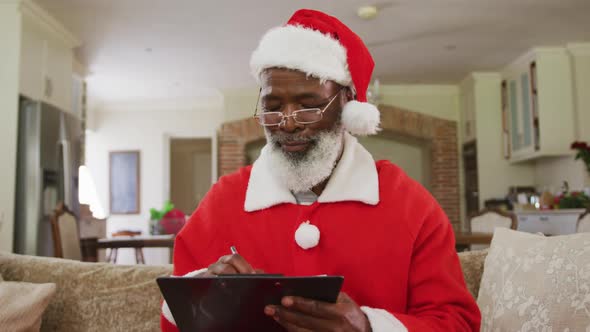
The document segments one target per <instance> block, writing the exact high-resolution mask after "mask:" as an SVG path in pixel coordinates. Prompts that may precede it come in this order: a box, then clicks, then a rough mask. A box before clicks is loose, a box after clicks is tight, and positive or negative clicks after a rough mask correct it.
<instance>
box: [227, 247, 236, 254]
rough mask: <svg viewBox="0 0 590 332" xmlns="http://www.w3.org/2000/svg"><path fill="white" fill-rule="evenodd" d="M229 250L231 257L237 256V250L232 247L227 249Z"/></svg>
mask: <svg viewBox="0 0 590 332" xmlns="http://www.w3.org/2000/svg"><path fill="white" fill-rule="evenodd" d="M229 250H231V254H232V255H237V254H238V250H237V249H236V247H234V246H231V247H229Z"/></svg>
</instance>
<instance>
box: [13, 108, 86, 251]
mask: <svg viewBox="0 0 590 332" xmlns="http://www.w3.org/2000/svg"><path fill="white" fill-rule="evenodd" d="M82 134H83V133H82V125H81V122H80V120H79V119H77V118H76V117H75V116H73V115H71V114H69V113H66V112H64V111H62V110H59V109H57V108H55V107H53V106H51V105H49V104H45V103H42V102H37V101H33V100H30V99H27V98H24V97H22V98H21V99H20V109H19V128H18V152H17V153H18V159H17V174H16V177H17V178H16V201H15V232H14V251H15V252H16V253H19V254H26V255H38V256H53V238H52V234H51V221H50V220H51V219H50V218H51V215H52V214H53V211H54V209H55V207H56V205H57V203H58V202H60V201H63V202H65V204H66V206H67V207H68V208H69V209H71V210H72V211H73V212H74V213H75V214H76V215H79V214H78V212H79V202H78V168H79V166H80V160H81V158H80V151H81V149H80V144H81V142H82Z"/></svg>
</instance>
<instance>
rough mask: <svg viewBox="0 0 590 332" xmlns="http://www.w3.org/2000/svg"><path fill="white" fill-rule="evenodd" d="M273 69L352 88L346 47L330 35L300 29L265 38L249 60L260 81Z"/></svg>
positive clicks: (274, 32)
mask: <svg viewBox="0 0 590 332" xmlns="http://www.w3.org/2000/svg"><path fill="white" fill-rule="evenodd" d="M273 67H278V68H288V69H295V70H299V71H302V72H305V73H307V74H309V75H311V76H314V77H316V78H319V79H320V80H322V81H324V80H331V81H334V82H336V83H338V84H341V85H344V86H351V87H352V85H353V84H352V79H351V76H350V71H349V70H348V62H347V57H346V49H345V48H344V46H342V44H340V42H338V41H337V40H335V39H334V38H332V37H330V36H328V35H325V34H323V33H321V32H319V31H316V30H312V29H308V28H304V27H301V26H293V25H286V26H282V27H276V28H273V29H271V30H269V31H268V32H267V33H266V34H265V35H264V36H263V37H262V39H261V40H260V43H259V44H258V47H257V48H256V50H255V51H254V52H253V53H252V57H251V58H250V69H251V71H252V75H254V77H255V78H256V80H258V81H260V74H261V73H262V71H264V70H265V69H268V68H273ZM259 83H260V82H259Z"/></svg>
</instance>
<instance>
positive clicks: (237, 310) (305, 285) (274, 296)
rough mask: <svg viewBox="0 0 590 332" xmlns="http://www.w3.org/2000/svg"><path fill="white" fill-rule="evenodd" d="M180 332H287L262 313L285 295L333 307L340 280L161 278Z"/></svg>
mask: <svg viewBox="0 0 590 332" xmlns="http://www.w3.org/2000/svg"><path fill="white" fill-rule="evenodd" d="M157 282H158V286H159V287H160V291H161V292H162V295H163V296H164V299H165V300H166V303H167V304H168V307H169V308H170V311H171V313H172V316H173V317H174V321H175V322H176V325H177V327H178V329H179V330H180V331H181V332H185V331H186V332H188V331H191V332H225V331H245V332H249V331H269V332H270V331H284V330H283V328H282V327H281V326H280V325H279V324H278V323H277V322H275V321H274V320H273V319H272V318H270V317H268V316H266V315H265V314H264V307H265V306H266V305H268V304H280V301H281V298H282V297H283V296H288V295H292V296H301V297H305V298H310V299H315V300H319V301H324V302H331V303H335V302H336V299H337V298H338V293H339V292H340V289H341V288H342V283H343V282H344V277H342V276H311V277H282V276H279V275H243V274H242V275H231V276H230V275H227V276H216V277H190V278H184V277H161V278H157Z"/></svg>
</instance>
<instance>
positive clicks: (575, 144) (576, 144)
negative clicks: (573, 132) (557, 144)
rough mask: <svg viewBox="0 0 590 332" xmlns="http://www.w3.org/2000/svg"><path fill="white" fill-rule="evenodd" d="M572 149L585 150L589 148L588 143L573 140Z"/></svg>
mask: <svg viewBox="0 0 590 332" xmlns="http://www.w3.org/2000/svg"><path fill="white" fill-rule="evenodd" d="M571 148H572V149H580V150H584V149H588V144H586V142H578V141H576V142H573V143H572V145H571Z"/></svg>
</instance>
